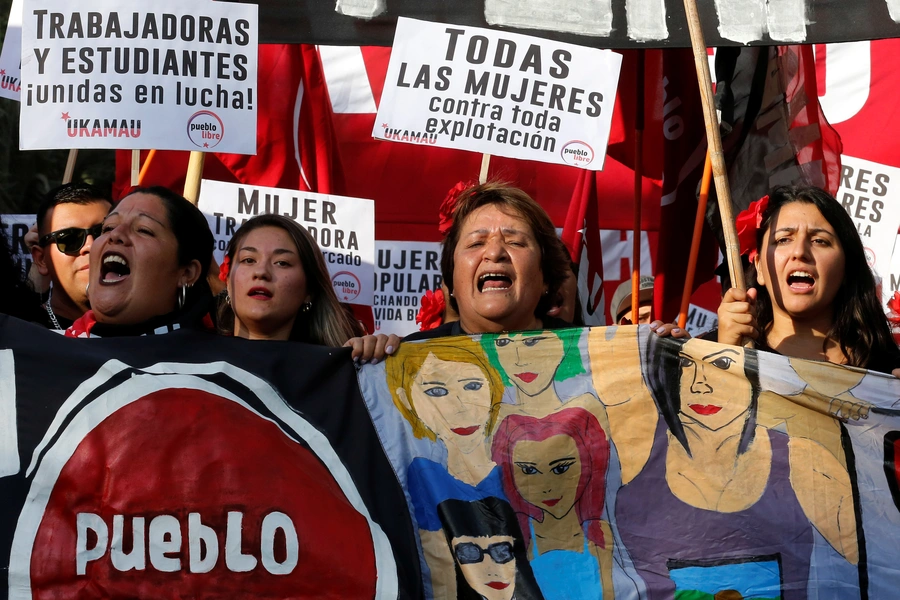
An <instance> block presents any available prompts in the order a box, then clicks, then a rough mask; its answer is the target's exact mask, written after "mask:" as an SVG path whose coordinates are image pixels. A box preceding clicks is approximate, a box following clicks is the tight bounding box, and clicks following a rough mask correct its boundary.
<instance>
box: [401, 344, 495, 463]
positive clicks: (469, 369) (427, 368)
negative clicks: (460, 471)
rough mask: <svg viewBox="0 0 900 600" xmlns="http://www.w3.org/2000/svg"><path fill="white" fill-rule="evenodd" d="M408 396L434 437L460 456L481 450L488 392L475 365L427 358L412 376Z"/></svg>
mask: <svg viewBox="0 0 900 600" xmlns="http://www.w3.org/2000/svg"><path fill="white" fill-rule="evenodd" d="M410 395H411V397H412V398H411V399H412V402H413V404H414V406H415V409H416V413H417V414H418V416H419V418H420V419H421V420H422V422H423V423H425V426H426V427H428V429H430V430H431V431H432V432H434V434H435V435H436V436H437V437H439V438H441V439H442V440H444V441H446V442H450V443H453V444H455V445H456V447H457V448H459V449H460V450H461V451H462V452H463V453H468V452H471V451H472V450H474V449H475V448H477V447H479V446H481V447H482V448H483V446H484V438H485V435H486V432H485V427H486V424H487V421H488V418H489V417H490V413H491V389H490V384H489V382H488V379H487V377H486V376H485V374H484V372H483V371H482V370H481V369H480V368H479V367H478V366H477V365H474V364H472V363H466V362H454V361H447V360H441V359H439V358H437V357H435V355H434V354H429V355H428V357H427V358H426V359H425V362H423V363H422V367H421V368H420V369H419V372H418V373H416V378H415V380H414V381H413V384H412V387H411V389H410Z"/></svg>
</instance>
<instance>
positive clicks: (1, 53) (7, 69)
mask: <svg viewBox="0 0 900 600" xmlns="http://www.w3.org/2000/svg"><path fill="white" fill-rule="evenodd" d="M21 59H22V0H13V2H12V8H10V10H9V20H8V21H7V22H6V34H5V35H4V37H3V49H2V50H0V98H9V99H10V100H18V99H19V90H20V88H21V87H22V73H21V70H22V65H21Z"/></svg>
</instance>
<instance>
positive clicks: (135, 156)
mask: <svg viewBox="0 0 900 600" xmlns="http://www.w3.org/2000/svg"><path fill="white" fill-rule="evenodd" d="M140 173H141V151H140V150H132V151H131V185H132V186H136V185H137V184H138V181H140Z"/></svg>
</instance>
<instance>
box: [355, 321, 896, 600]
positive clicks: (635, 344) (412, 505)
mask: <svg viewBox="0 0 900 600" xmlns="http://www.w3.org/2000/svg"><path fill="white" fill-rule="evenodd" d="M360 381H361V385H362V389H363V394H364V396H365V400H366V402H367V404H368V406H369V410H370V412H371V414H372V415H373V418H374V421H375V426H376V428H377V430H378V434H379V436H380V438H381V440H382V444H383V445H384V447H385V448H387V451H388V457H389V459H390V460H391V464H392V465H393V468H394V470H395V472H396V475H397V478H398V480H399V481H400V482H401V483H402V484H403V486H404V488H405V490H406V492H407V498H408V501H409V510H410V513H411V514H412V515H413V519H414V524H415V527H416V529H417V531H418V535H419V540H420V543H421V548H422V563H421V567H422V574H423V579H424V581H423V585H424V587H425V589H426V596H427V597H430V598H432V597H433V598H486V599H489V600H501V599H502V600H511V599H513V598H516V599H531V598H545V599H550V598H552V599H556V598H601V597H602V598H604V599H608V598H616V599H629V600H630V599H641V600H644V599H646V600H657V599H659V600H662V599H671V598H673V597H674V598H677V599H687V598H690V599H708V600H717V599H722V598H729V599H731V598H735V599H736V598H765V599H770V598H771V599H774V598H779V599H785V600H789V599H793V600H801V599H802V600H805V599H807V598H819V599H824V598H829V599H833V600H838V599H848V598H857V599H860V600H861V599H863V598H884V599H888V598H892V597H894V595H895V593H896V592H895V590H896V582H897V574H898V570H897V566H896V540H897V539H900V538H898V536H900V493H898V489H900V463H898V460H900V401H897V398H898V396H900V381H898V380H897V379H895V378H893V377H890V376H887V375H881V374H878V373H873V372H867V371H863V370H859V369H850V368H844V367H839V366H835V365H830V364H827V363H813V362H808V361H803V360H795V359H791V358H788V357H784V356H780V355H773V354H770V353H765V352H757V351H755V350H746V349H744V348H740V347H734V346H727V345H720V344H715V343H713V342H707V341H703V340H697V339H692V340H688V341H683V340H672V339H663V338H660V337H658V336H656V335H655V334H652V333H650V332H649V331H648V329H647V328H646V327H641V328H638V327H619V328H614V327H608V328H597V329H570V330H558V331H541V332H525V333H513V334H507V333H502V334H484V335H481V336H472V337H458V338H449V339H435V340H430V341H427V342H422V343H404V344H402V345H401V346H400V348H399V350H398V351H397V352H396V353H395V354H394V355H393V356H391V357H389V358H388V359H387V360H386V361H385V362H384V364H383V365H376V366H367V367H365V368H364V369H363V370H362V371H361V380H360Z"/></svg>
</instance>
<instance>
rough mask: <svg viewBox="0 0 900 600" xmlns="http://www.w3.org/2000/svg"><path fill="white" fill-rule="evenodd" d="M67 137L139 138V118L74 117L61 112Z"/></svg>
mask: <svg viewBox="0 0 900 600" xmlns="http://www.w3.org/2000/svg"><path fill="white" fill-rule="evenodd" d="M62 120H63V121H65V123H66V133H67V134H68V135H69V137H72V138H74V137H79V138H95V137H102V138H107V137H113V138H139V137H141V120H140V119H76V118H73V117H70V116H69V113H67V112H64V113H62Z"/></svg>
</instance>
